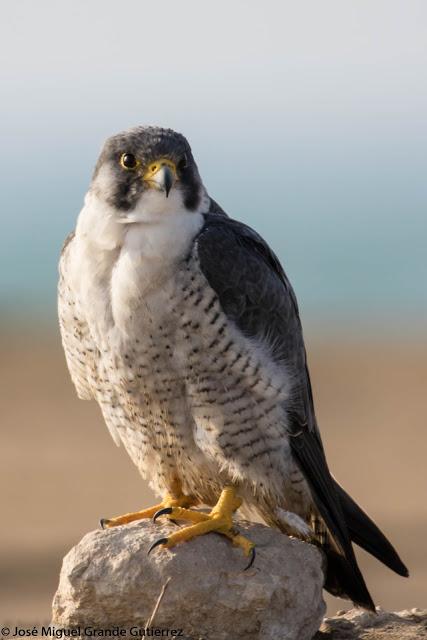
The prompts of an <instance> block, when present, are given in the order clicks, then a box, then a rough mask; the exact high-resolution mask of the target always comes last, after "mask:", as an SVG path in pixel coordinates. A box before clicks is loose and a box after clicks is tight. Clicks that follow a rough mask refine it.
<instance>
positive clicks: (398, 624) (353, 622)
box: [315, 607, 427, 640]
mask: <svg viewBox="0 0 427 640" xmlns="http://www.w3.org/2000/svg"><path fill="white" fill-rule="evenodd" d="M421 639H423V640H426V639H427V609H424V610H420V609H411V610H410V611H399V613H389V612H388V611H383V610H382V609H380V608H379V607H378V608H377V614H374V613H368V612H367V611H363V610H361V609H351V610H350V611H347V612H346V613H342V614H341V615H338V614H337V615H336V617H334V618H325V620H324V621H323V624H322V626H321V629H320V631H319V632H318V633H317V634H316V635H315V640H421Z"/></svg>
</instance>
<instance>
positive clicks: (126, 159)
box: [120, 153, 139, 169]
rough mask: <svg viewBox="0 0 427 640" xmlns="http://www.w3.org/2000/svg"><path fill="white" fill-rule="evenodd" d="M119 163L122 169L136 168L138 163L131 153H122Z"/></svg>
mask: <svg viewBox="0 0 427 640" xmlns="http://www.w3.org/2000/svg"><path fill="white" fill-rule="evenodd" d="M120 164H121V165H122V167H123V168H124V169H136V167H137V166H138V164H139V163H138V160H137V159H136V158H135V156H134V155H133V153H123V154H122V157H121V158H120Z"/></svg>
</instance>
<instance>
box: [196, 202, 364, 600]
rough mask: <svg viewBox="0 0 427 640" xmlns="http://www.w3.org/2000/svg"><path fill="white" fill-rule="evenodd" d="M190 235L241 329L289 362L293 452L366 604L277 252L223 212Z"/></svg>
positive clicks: (296, 317)
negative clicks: (198, 231) (196, 234)
mask: <svg viewBox="0 0 427 640" xmlns="http://www.w3.org/2000/svg"><path fill="white" fill-rule="evenodd" d="M195 243H196V248H197V253H198V257H199V261H200V266H201V269H202V271H203V273H204V275H205V277H206V279H207V280H208V282H209V284H210V286H211V287H212V288H213V289H214V290H215V292H216V293H217V295H218V297H219V300H220V303H221V306H222V308H223V310H224V311H225V313H226V314H227V316H228V317H229V318H230V319H232V320H233V321H234V323H235V324H236V325H237V327H238V328H239V329H240V330H241V331H242V333H244V334H245V335H247V336H249V337H251V338H255V339H257V338H258V339H260V340H264V339H265V338H266V337H267V338H268V340H269V342H270V344H272V345H273V357H274V358H275V359H277V361H279V362H286V364H287V366H288V367H289V368H290V370H291V373H292V376H293V377H294V379H295V389H294V394H295V396H294V397H293V402H292V412H291V413H290V415H289V424H290V431H291V433H290V444H291V448H292V452H293V454H294V457H295V459H296V460H297V462H298V464H299V466H300V468H301V470H302V471H303V473H304V476H305V478H306V480H307V482H308V484H309V486H310V489H311V492H312V496H313V500H314V502H315V504H316V507H317V509H318V510H319V512H320V514H321V516H322V518H323V519H324V521H325V523H326V525H327V527H328V529H329V531H330V533H331V535H332V536H333V538H334V540H335V542H336V544H337V546H338V548H339V549H340V551H341V553H342V554H343V555H344V556H345V558H346V561H347V563H348V564H349V569H350V576H347V579H348V580H349V579H351V580H352V581H354V585H353V587H354V589H353V591H355V592H356V593H358V594H359V598H360V599H361V600H362V601H364V603H365V606H366V603H368V604H369V605H371V604H372V600H371V599H370V596H369V593H368V591H367V589H366V586H365V584H364V581H363V577H362V575H361V574H360V571H359V569H358V567H357V563H356V559H355V557H354V552H353V548H352V546H351V541H350V536H349V532H348V529H347V526H346V521H345V518H344V514H343V511H342V507H341V504H340V500H339V498H338V496H337V492H336V489H335V485H334V482H333V480H332V477H331V475H330V472H329V469H328V465H327V462H326V458H325V454H324V450H323V446H322V443H321V439H320V435H319V431H318V428H317V424H316V417H315V413H314V407H313V398H312V392H311V385H310V378H309V373H308V369H307V364H306V355H305V348H304V340H303V336H302V329H301V322H300V319H299V314H298V306H297V302H296V298H295V294H294V292H293V290H292V287H291V285H290V283H289V281H288V279H287V277H286V275H285V273H284V271H283V269H282V267H281V265H280V263H279V260H278V259H277V257H276V256H275V255H274V253H273V252H272V251H271V249H270V248H269V247H268V245H267V244H266V243H265V242H264V240H263V239H262V238H261V237H260V236H259V235H258V234H257V233H256V232H255V231H253V230H252V229H251V228H250V227H247V226H246V225H244V224H242V223H240V222H237V221H235V220H232V219H230V218H225V217H223V216H216V215H209V214H208V215H206V216H205V224H204V226H203V228H202V229H201V231H200V233H199V235H198V237H197V238H196V240H195ZM372 606H373V605H372Z"/></svg>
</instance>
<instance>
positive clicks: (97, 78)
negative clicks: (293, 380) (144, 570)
mask: <svg viewBox="0 0 427 640" xmlns="http://www.w3.org/2000/svg"><path fill="white" fill-rule="evenodd" d="M0 15H1V20H0V56H1V75H2V82H1V85H2V104H1V112H2V116H1V118H0V133H1V141H2V149H3V151H2V153H1V154H0V165H1V167H0V175H1V178H2V180H1V196H0V197H1V199H2V205H1V211H0V215H1V229H2V233H1V234H0V246H1V252H0V296H1V323H0V329H1V337H0V346H1V359H0V371H1V425H2V429H1V436H0V437H1V452H2V458H1V465H0V491H1V513H2V518H1V524H0V527H1V529H0V535H1V542H0V555H1V557H0V574H1V580H0V621H1V622H8V621H10V622H12V621H14V622H15V623H16V622H18V621H19V622H26V623H28V624H35V623H37V622H41V621H48V620H49V613H50V603H51V599H52V596H53V593H54V591H55V589H56V585H57V580H58V572H59V569H60V564H61V559H62V557H63V555H64V554H65V553H66V551H67V550H68V549H69V548H70V547H71V546H72V545H73V544H75V543H76V542H77V541H78V540H79V539H80V538H81V536H82V535H83V534H84V533H86V532H87V531H89V530H91V529H93V528H95V527H96V526H97V523H98V519H99V517H101V516H106V517H107V516H111V515H116V514H119V513H124V512H126V511H130V510H134V509H136V508H139V507H142V506H144V505H148V504H150V501H151V500H152V497H151V496H150V494H149V490H148V489H147V488H146V486H145V484H144V483H143V482H142V480H141V479H140V478H139V476H138V474H137V471H136V469H134V468H133V466H132V463H131V462H130V460H128V458H127V456H126V454H125V452H124V451H123V450H122V449H117V448H116V447H115V445H114V443H113V441H112V440H111V438H110V436H109V434H108V431H107V429H106V428H105V426H104V425H103V422H102V420H101V417H100V413H99V411H98V409H97V407H96V406H95V405H94V404H93V403H87V402H82V401H79V400H77V397H76V395H75V392H74V389H73V387H72V384H71V381H70V379H69V376H68V372H67V370H66V367H65V363H64V358H63V354H62V349H61V345H60V340H59V335H58V329H57V321H56V308H55V297H56V279H57V261H58V255H59V252H60V247H61V244H62V242H63V239H64V238H65V236H66V234H67V233H68V232H69V231H70V230H71V229H72V228H73V227H74V224H75V219H76V216H77V214H78V211H79V209H80V207H81V205H82V200H83V196H84V193H85V191H86V189H87V186H88V183H89V180H90V176H91V171H92V168H93V165H94V163H95V161H96V158H97V154H98V152H99V149H100V146H101V145H102V143H103V140H104V139H105V138H106V137H107V136H108V135H110V134H112V133H115V132H117V131H119V130H121V129H125V128H127V127H129V126H133V125H136V124H158V125H163V126H169V127H172V128H174V129H177V130H178V131H181V132H183V133H184V134H185V135H186V136H187V138H188V139H189V141H190V143H191V145H192V148H193V151H194V155H195V157H196V160H197V162H198V164H199V168H200V172H201V175H202V176H203V179H204V182H205V184H206V186H207V188H208V190H209V192H210V194H211V195H212V196H213V197H214V198H215V199H216V200H217V201H218V202H220V204H221V205H222V206H223V207H224V208H225V210H226V211H227V212H228V213H229V214H230V215H231V216H232V217H235V218H238V219H240V220H243V221H245V222H246V223H248V224H250V225H252V226H253V227H255V228H256V229H257V230H258V231H259V232H260V233H261V234H262V235H263V236H264V237H265V238H266V239H267V241H268V242H269V243H270V244H271V246H272V247H273V249H274V250H275V251H276V252H277V254H278V255H279V257H280V259H281V260H282V262H283V264H284V266H285V269H286V271H287V273H288V275H289V277H290V279H291V281H292V283H293V285H294V288H295V290H296V293H297V296H298V299H299V304H300V310H301V317H302V321H303V325H304V328H305V337H306V342H307V350H308V357H309V363H310V367H311V373H312V379H313V386H314V393H315V401H316V407H317V413H318V418H319V422H320V425H321V429H322V434H323V438H324V443H325V447H326V451H327V455H328V458H329V462H330V466H331V468H332V470H333V472H334V473H335V475H336V477H337V478H338V479H339V480H340V482H342V484H343V485H344V486H345V487H346V489H347V490H348V491H349V492H350V493H351V494H352V495H353V497H355V498H356V499H357V500H358V501H359V502H360V504H361V505H362V506H363V507H364V508H365V509H366V510H367V511H368V512H369V513H370V514H371V515H372V516H373V517H374V518H375V520H376V521H377V522H378V524H380V525H381V527H382V529H383V530H384V531H385V532H386V534H387V535H388V536H389V537H390V538H391V540H392V541H393V543H394V544H395V545H396V546H397V548H398V549H399V551H400V552H401V555H402V557H403V559H404V561H405V562H406V563H407V564H408V566H409V568H410V570H411V578H410V579H409V580H404V579H402V578H399V577H397V576H395V575H394V574H392V573H391V572H390V571H388V570H387V569H386V568H385V567H383V566H381V565H379V564H378V563H377V562H375V561H374V560H371V559H370V558H368V557H367V556H366V555H365V554H363V553H360V554H359V557H360V561H361V564H362V567H363V570H364V573H365V575H366V579H367V582H368V584H369V586H370V589H371V592H372V595H373V597H374V599H375V601H376V602H377V603H378V604H380V605H382V606H384V607H386V608H389V609H403V608H408V607H409V608H410V607H415V606H419V607H421V606H424V607H425V606H427V553H426V526H427V511H426V490H427V482H426V469H425V459H426V444H427V429H426V427H427V425H426V391H427V340H426V338H427V334H426V321H427V291H426V279H427V259H426V244H427V213H426V204H427V181H426V169H427V157H426V149H427V120H426V109H427V76H426V64H427V5H426V3H425V2H424V1H423V0H418V1H417V0H411V2H406V1H404V0H401V1H396V0H384V1H381V0H344V1H343V0H323V2H315V1H305V0H300V2H298V3H295V2H286V1H281V2H279V1H277V2H275V1H273V0H266V1H264V2H263V3H259V2H255V1H254V2H252V1H250V0H247V1H241V0H235V1H234V2H225V1H224V0H217V1H216V2H215V3H202V2H199V1H197V0H183V1H182V2H179V3H178V2H173V1H172V0H162V2H161V3H152V2H146V1H145V0H127V2H125V3H115V2H108V1H106V0H103V1H101V0H91V2H90V3H89V2H85V1H84V0H73V1H71V0H68V1H66V0H63V1H61V2H57V1H56V0H43V1H42V2H37V3H34V2H32V1H31V0H17V1H16V2H11V1H6V2H3V3H2V6H1V9H0ZM328 603H329V611H330V612H331V613H333V612H334V611H336V610H337V609H338V608H342V607H344V608H346V607H347V608H348V607H349V603H346V602H344V601H338V600H335V599H332V598H329V599H328Z"/></svg>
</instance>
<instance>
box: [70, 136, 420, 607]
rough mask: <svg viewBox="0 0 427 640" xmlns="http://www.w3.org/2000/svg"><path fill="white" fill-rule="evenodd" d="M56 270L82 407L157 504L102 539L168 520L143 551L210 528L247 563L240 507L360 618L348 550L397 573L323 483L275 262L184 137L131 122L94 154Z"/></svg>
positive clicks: (379, 540) (294, 327) (384, 548)
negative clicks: (129, 526)
mask: <svg viewBox="0 0 427 640" xmlns="http://www.w3.org/2000/svg"><path fill="white" fill-rule="evenodd" d="M59 271H60V278H59V319H60V328H61V335H62V342H63V346H64V351H65V355H66V359H67V364H68V368H69V370H70V374H71V378H72V380H73V382H74V385H75V387H76V390H77V394H78V396H79V397H80V398H82V399H92V398H93V399H95V400H96V401H97V402H98V404H99V406H100V408H101V411H102V414H103V416H104V419H105V422H106V424H107V427H108V429H109V431H110V433H111V435H112V437H113V438H114V440H115V442H116V444H117V445H119V444H121V443H122V444H123V445H124V447H125V448H126V450H127V452H128V454H129V456H130V458H131V459H132V461H133V462H134V464H135V465H136V466H137V467H138V469H139V471H140V473H141V474H142V476H143V477H144V478H146V479H147V480H148V481H149V484H150V486H151V487H152V489H154V491H155V492H156V493H157V494H159V496H161V497H162V499H161V502H159V504H157V505H155V506H154V507H151V508H147V509H144V510H143V511H138V512H135V513H131V514H126V515H124V516H118V517H116V518H110V519H108V520H103V521H102V523H103V526H106V527H112V526H117V525H120V524H125V523H127V522H130V521H132V520H137V519H140V518H152V517H154V519H156V518H158V517H160V516H163V515H167V516H168V517H170V518H173V519H174V520H179V521H182V522H184V523H185V522H187V523H189V524H188V525H187V526H183V527H181V528H178V529H177V530H176V532H174V533H172V534H171V535H170V536H169V538H162V539H160V540H158V541H157V542H156V543H155V545H153V546H157V545H159V547H166V548H169V547H172V546H174V545H175V544H177V543H178V542H183V541H186V540H189V539H191V538H193V537H195V536H198V535H202V534H205V533H207V532H210V531H217V532H219V533H221V534H223V535H224V536H226V537H227V538H228V539H230V540H231V542H232V543H233V544H234V545H236V546H240V547H241V548H242V549H243V552H244V553H245V554H246V555H247V556H248V558H249V559H250V561H253V558H254V545H253V543H252V542H251V541H250V540H248V539H247V538H246V537H244V536H243V535H241V534H240V533H239V532H238V531H237V530H236V529H235V527H234V526H233V514H234V512H235V511H236V510H237V509H238V508H242V509H244V513H250V514H256V515H257V516H260V517H261V518H262V519H263V521H264V522H265V523H266V524H268V525H269V526H272V527H276V528H278V529H279V530H281V531H283V532H285V533H286V534H289V535H293V536H297V537H299V538H302V539H304V540H307V541H310V542H312V543H314V544H318V545H319V546H321V547H322V548H323V550H324V552H325V554H326V557H327V560H328V568H327V576H326V582H325V588H326V589H327V590H328V591H330V592H331V593H333V594H335V595H338V596H341V597H344V598H349V599H351V600H352V601H353V602H354V603H355V604H357V605H360V606H363V607H365V608H368V609H374V608H375V607H374V603H373V601H372V598H371V596H370V594H369V592H368V589H367V587H366V584H365V582H364V579H363V576H362V574H361V572H360V570H359V567H358V565H357V562H356V558H355V554H354V551H353V547H352V542H354V543H356V544H357V545H359V546H361V547H363V548H364V549H366V550H367V551H368V552H369V553H371V554H372V555H374V556H375V557H376V558H378V559H379V560H380V561H382V562H383V563H384V564H386V565H387V566H388V567H390V568H391V569H393V570H394V571H396V572H397V573H398V574H400V575H402V576H407V575H408V571H407V569H406V567H405V566H404V564H403V563H402V561H401V560H400V558H399V556H398V554H397V553H396V551H395V550H394V549H393V547H392V545H391V544H390V543H389V542H388V540H387V539H386V538H385V536H384V535H383V534H382V533H381V532H380V530H379V529H378V527H377V526H376V525H375V524H374V523H373V522H372V520H371V519H370V518H369V517H368V516H367V515H366V514H365V513H364V512H363V511H362V510H361V508H360V507H359V506H358V505H357V504H356V503H355V502H354V501H353V499H352V498H351V497H350V496H349V495H348V494H347V493H346V492H345V491H344V489H343V488H342V487H341V486H340V485H339V484H338V483H337V482H336V480H335V479H334V478H333V477H332V475H331V473H330V471H329V468H328V464H327V462H326V458H325V452H324V449H323V446H322V442H321V438H320V433H319V429H318V426H317V422H316V417H315V412H314V406H313V396H312V391H311V386H310V377H309V372H308V368H307V360H306V352H305V348H304V341H303V335H302V329H301V323H300V318H299V313H298V306H297V301H296V298H295V294H294V292H293V290H292V287H291V285H290V283H289V280H288V279H287V277H286V275H285V273H284V271H283V269H282V267H281V265H280V263H279V260H278V259H277V257H276V256H275V255H274V253H273V252H272V251H271V249H270V248H269V247H268V245H267V244H266V242H265V241H264V240H263V239H262V238H261V237H260V236H259V235H258V234H257V233H256V232H255V231H253V230H252V229H251V228H250V227H248V226H247V225H245V224H243V223H241V222H238V221H236V220H233V219H232V218H230V217H228V216H227V215H226V213H225V212H224V211H223V210H222V209H221V207H220V206H219V205H218V204H217V203H216V202H215V201H214V200H213V199H212V198H210V197H209V195H208V193H207V190H206V188H205V186H204V184H203V182H202V180H201V178H200V175H199V172H198V169H197V165H196V163H195V161H194V158H193V155H192V152H191V148H190V146H189V144H188V142H187V140H186V139H185V138H184V137H183V136H182V135H180V134H178V133H176V132H174V131H172V130H170V129H162V128H158V127H136V128H133V129H130V130H128V131H124V132H122V133H119V134H117V135H115V136H112V137H111V138H109V139H108V140H107V141H106V143H105V145H104V147H103V149H102V152H101V155H100V157H99V159H98V162H97V164H96V166H95V170H94V174H93V178H92V182H91V184H90V187H89V190H88V192H87V194H86V197H85V200H84V206H83V209H82V211H81V212H80V215H79V217H78V220H77V225H76V229H75V232H74V233H72V234H71V235H70V236H69V237H68V238H67V240H66V242H65V245H64V247H63V250H62V254H61V259H60V268H59ZM197 506H204V507H205V508H206V507H210V508H211V510H210V512H206V509H205V510H198V509H194V508H192V507H197ZM284 561H286V560H284Z"/></svg>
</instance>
